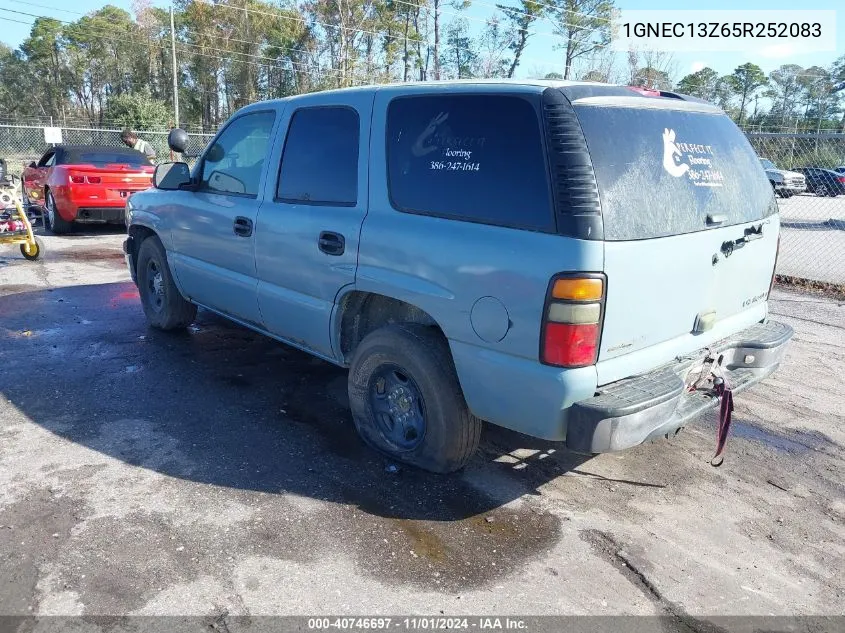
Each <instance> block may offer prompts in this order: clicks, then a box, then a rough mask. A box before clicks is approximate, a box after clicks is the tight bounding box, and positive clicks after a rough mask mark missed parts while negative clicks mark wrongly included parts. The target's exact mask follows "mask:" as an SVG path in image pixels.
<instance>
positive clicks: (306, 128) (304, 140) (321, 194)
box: [276, 107, 359, 206]
mask: <svg viewBox="0 0 845 633" xmlns="http://www.w3.org/2000/svg"><path fill="white" fill-rule="evenodd" d="M358 139H359V121H358V113H357V112H356V111H355V110H353V109H351V108H338V107H335V108H305V109H302V110H298V111H297V112H295V113H294V115H293V118H292V119H291V122H290V126H289V128H288V135H287V139H286V140H285V151H284V154H283V156H282V166H281V170H280V173H279V185H278V189H277V191H276V199H277V200H281V201H284V202H291V203H296V204H323V205H335V206H355V204H357V201H358Z"/></svg>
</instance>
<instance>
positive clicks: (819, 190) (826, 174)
mask: <svg viewBox="0 0 845 633" xmlns="http://www.w3.org/2000/svg"><path fill="white" fill-rule="evenodd" d="M795 171H797V172H801V173H802V174H804V177H805V178H806V179H807V191H809V192H810V193H814V194H816V195H817V196H831V197H833V196H838V195H842V194H845V174H840V173H839V172H835V171H833V170H832V169H822V168H821V167H799V168H798V169H796V170H795Z"/></svg>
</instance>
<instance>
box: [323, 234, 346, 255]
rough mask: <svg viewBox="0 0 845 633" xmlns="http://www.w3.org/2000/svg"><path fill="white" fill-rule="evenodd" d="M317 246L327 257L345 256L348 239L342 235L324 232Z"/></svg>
mask: <svg viewBox="0 0 845 633" xmlns="http://www.w3.org/2000/svg"><path fill="white" fill-rule="evenodd" d="M317 246H318V247H319V249H320V250H321V251H323V252H324V253H326V254H327V255H343V251H344V250H346V239H345V238H344V237H343V236H342V235H341V234H340V233H333V232H332V231H323V232H322V233H320V237H319V239H318V240H317Z"/></svg>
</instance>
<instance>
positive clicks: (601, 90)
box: [243, 79, 722, 113]
mask: <svg viewBox="0 0 845 633" xmlns="http://www.w3.org/2000/svg"><path fill="white" fill-rule="evenodd" d="M473 86H479V87H486V88H494V89H496V88H498V89H504V88H512V89H513V88H517V89H522V90H524V91H526V92H534V93H537V92H542V91H543V90H546V89H549V88H552V89H558V90H560V91H561V92H562V93H563V94H564V96H566V98H567V99H569V100H570V101H572V102H574V101H582V102H583V101H584V100H587V99H596V98H601V97H604V98H613V102H612V103H611V102H608V103H607V105H626V106H628V107H636V106H638V105H641V106H646V105H647V104H649V106H650V107H656V103H659V102H663V103H664V104H665V106H664V107H669V108H673V109H696V110H699V111H710V112H713V113H716V112H722V110H721V109H720V108H718V107H716V106H714V105H712V104H711V103H709V102H708V101H705V100H703V99H699V98H698V97H692V96H690V95H684V94H681V93H677V92H669V91H644V90H643V89H641V88H638V87H636V86H625V85H621V84H605V83H599V82H593V81H568V80H558V79H457V80H447V81H417V82H413V83H399V84H396V83H393V84H372V85H368V86H356V87H351V88H337V89H334V90H325V91H321V92H316V93H313V92H312V93H306V94H301V95H294V96H290V97H283V98H281V99H270V100H266V101H258V102H256V103H252V104H250V105H248V106H245V107H244V108H243V111H244V112H246V111H249V110H253V109H260V108H261V107H262V106H266V104H268V103H284V102H296V101H310V100H312V99H314V98H315V97H317V96H318V95H319V96H322V97H327V96H332V95H341V94H350V93H365V94H366V93H375V92H381V91H390V92H395V93H397V94H413V93H416V92H421V93H431V92H446V91H448V90H449V89H450V88H456V87H460V88H464V89H466V88H471V87H473ZM653 92H658V95H657V96H655V95H654V94H652V93H653ZM618 99H630V100H631V101H626V102H624V103H622V102H619V101H618ZM667 102H668V103H667ZM669 104H673V105H669ZM682 104H684V105H687V104H688V107H684V105H682ZM692 104H696V105H698V106H699V107H698V108H696V107H692V108H690V107H689V106H692ZM595 105H599V103H595Z"/></svg>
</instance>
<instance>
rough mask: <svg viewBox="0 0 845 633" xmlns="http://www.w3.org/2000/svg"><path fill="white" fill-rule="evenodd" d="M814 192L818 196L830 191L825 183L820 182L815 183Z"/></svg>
mask: <svg viewBox="0 0 845 633" xmlns="http://www.w3.org/2000/svg"><path fill="white" fill-rule="evenodd" d="M815 194H816V195H817V196H819V197H824V196H829V195H830V192H829V191H828V188H827V185H824V184H821V185H816V191H815Z"/></svg>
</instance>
